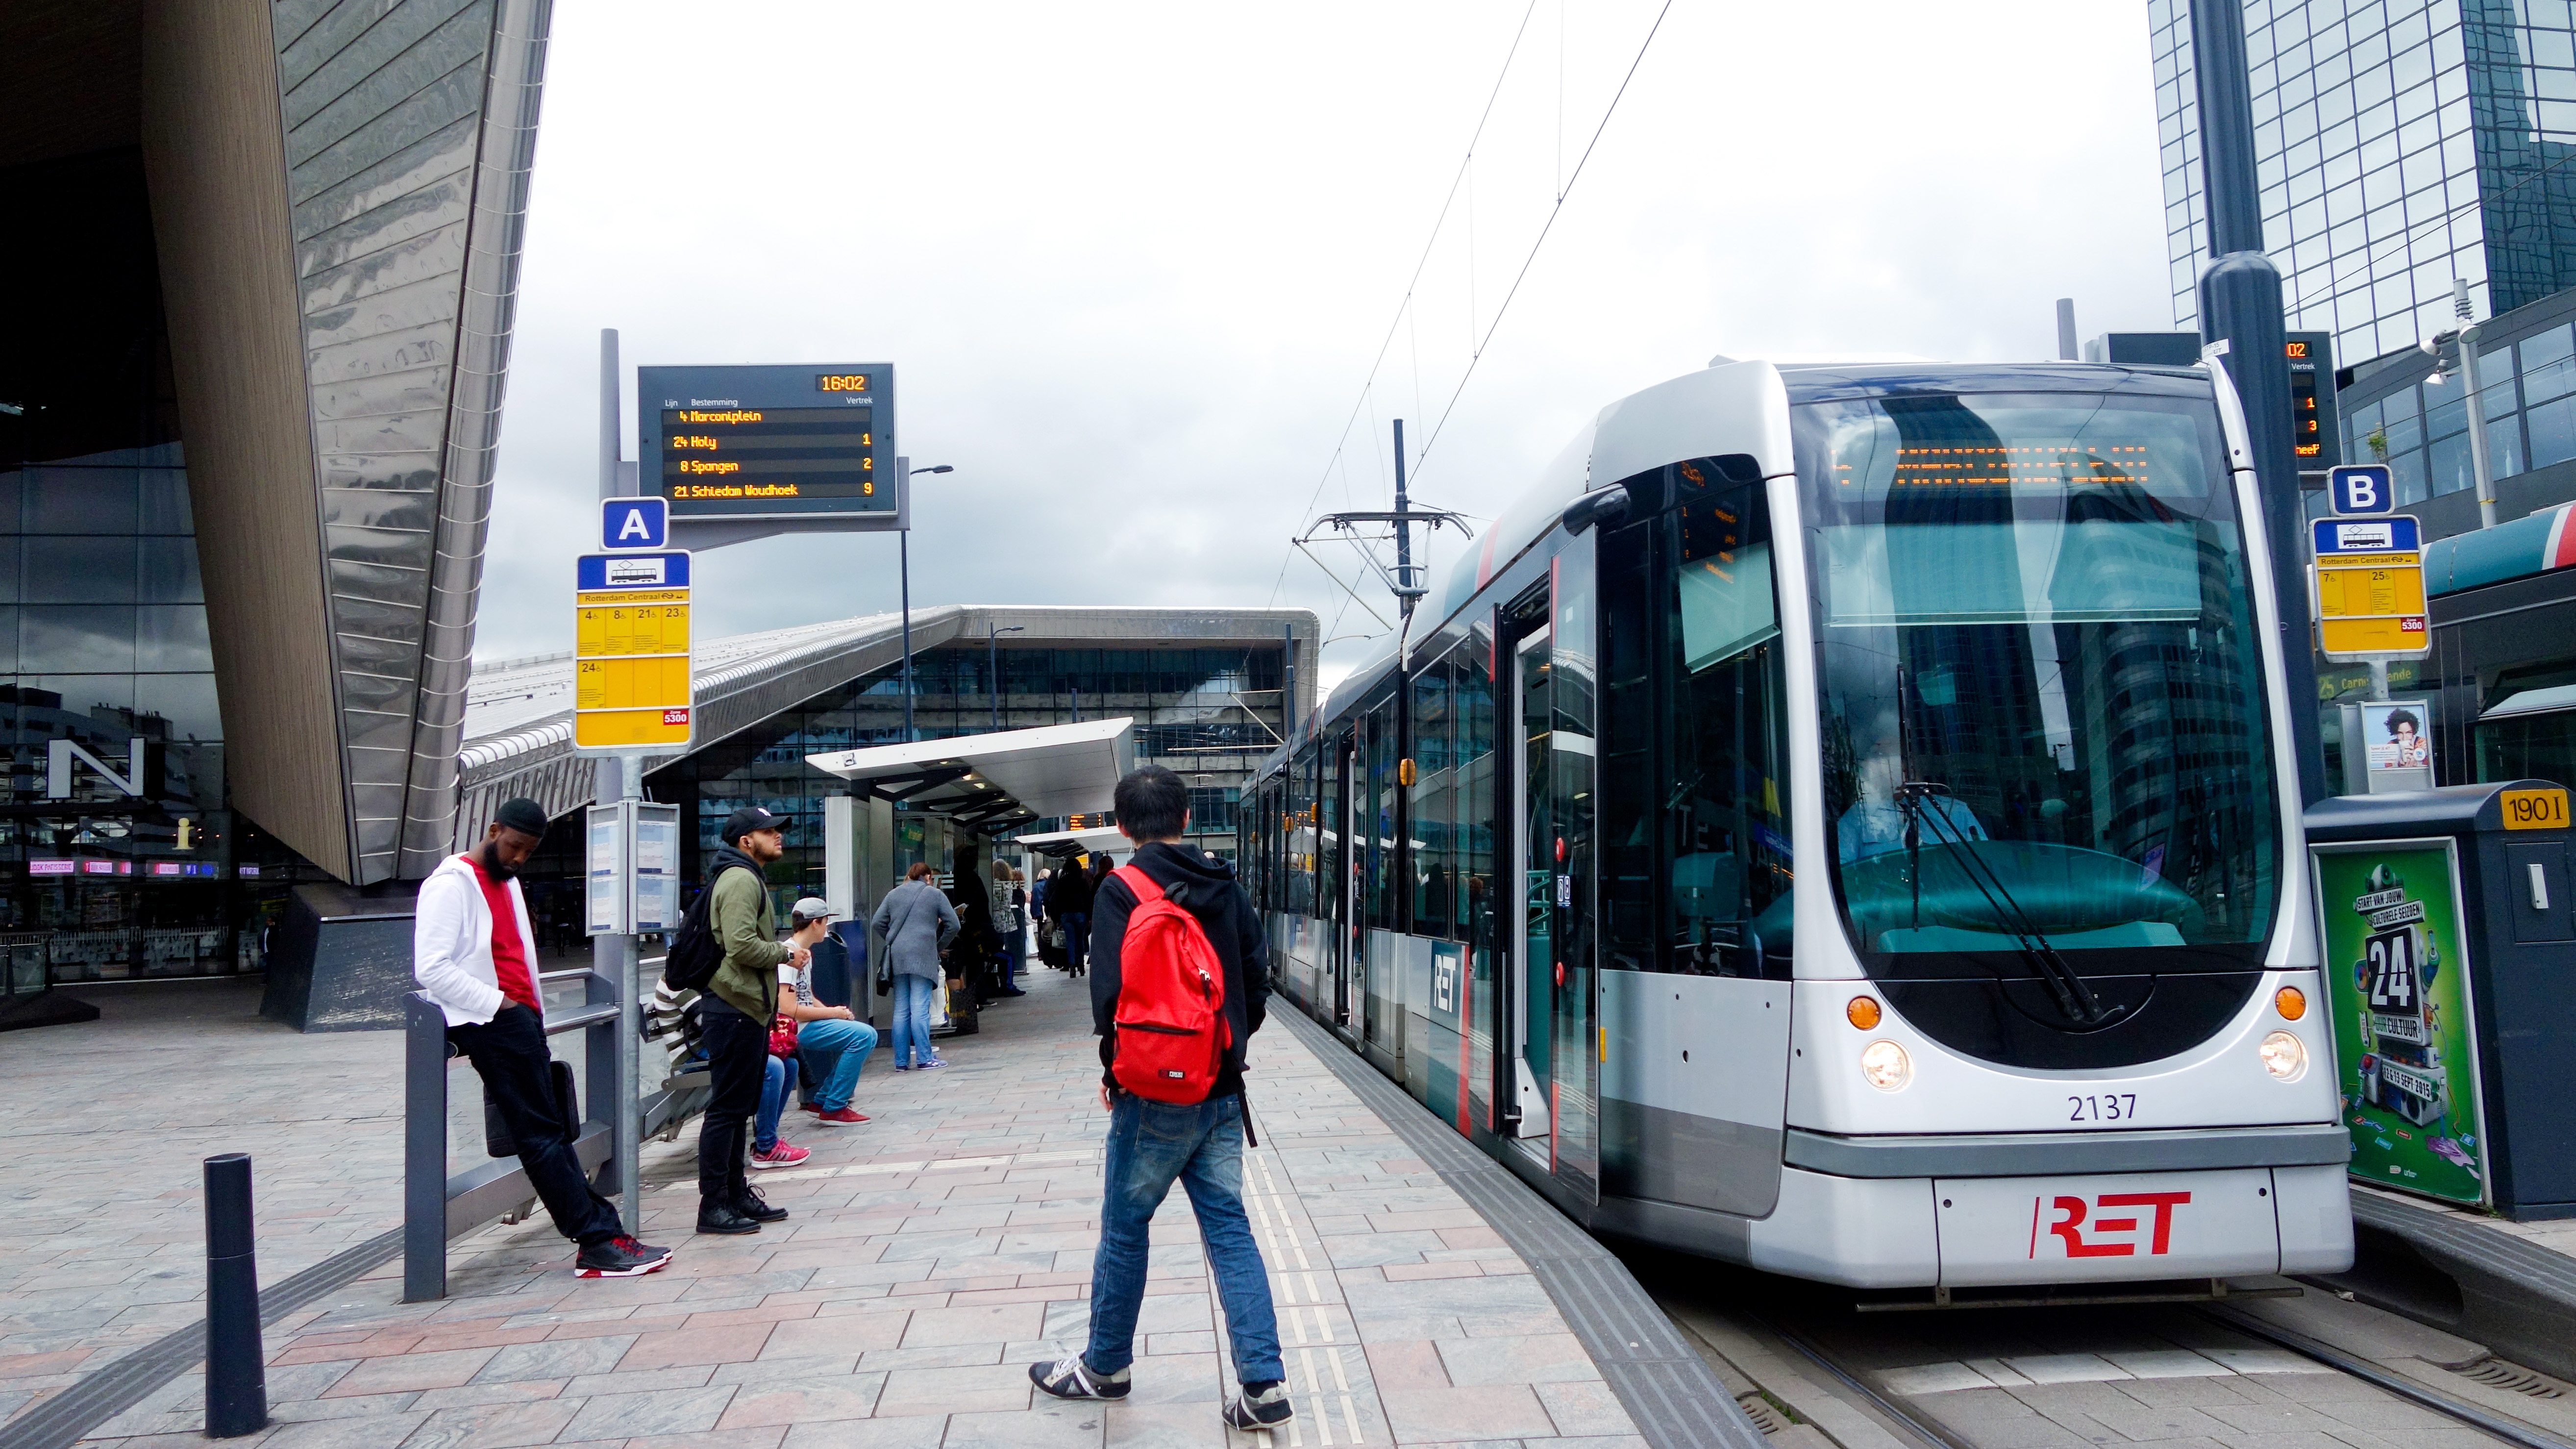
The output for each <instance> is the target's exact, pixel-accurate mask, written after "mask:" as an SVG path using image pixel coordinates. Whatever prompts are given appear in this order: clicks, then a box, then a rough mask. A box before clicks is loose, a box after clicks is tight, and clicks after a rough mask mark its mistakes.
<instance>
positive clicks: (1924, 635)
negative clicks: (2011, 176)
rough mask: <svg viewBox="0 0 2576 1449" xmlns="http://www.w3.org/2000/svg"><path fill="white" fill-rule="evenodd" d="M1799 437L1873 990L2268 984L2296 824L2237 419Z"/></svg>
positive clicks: (1842, 812) (1829, 700)
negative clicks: (2228, 432)
mask: <svg viewBox="0 0 2576 1449" xmlns="http://www.w3.org/2000/svg"><path fill="white" fill-rule="evenodd" d="M1795 412H1796V414H1797V432H1798V439H1799V457H1800V475H1801V480H1802V488H1803V490H1804V498H1805V511H1806V522H1807V524H1808V547H1809V548H1810V550H1811V551H1812V556H1811V562H1810V568H1811V570H1812V573H1813V578H1814V593H1815V598H1816V611H1817V623H1818V625H1819V628H1818V645H1817V649H1818V673H1819V681H1818V683H1819V699H1820V704H1821V707H1822V715H1823V719H1822V724H1823V728H1824V782H1823V786H1824V796H1825V820H1826V828H1827V831H1828V833H1829V835H1830V837H1831V839H1832V842H1833V844H1832V855H1831V857H1830V861H1831V865H1832V868H1833V871H1834V875H1835V881H1836V891H1837V897H1838V899H1839V901H1840V903H1841V906H1842V909H1843V912H1844V919H1845V922H1846V924H1847V926H1848V928H1849V930H1850V933H1851V936H1852V940H1853V943H1854V945H1855V946H1857V947H1858V948H1859V950H1860V953H1861V957H1862V959H1863V961H1864V962H1865V963H1866V964H1867V965H1868V966H1869V969H1870V970H1871V971H1872V972H1873V973H1875V974H1880V975H1891V976H1913V975H1919V974H1922V972H1924V971H1925V970H1927V969H1928V970H1933V971H1934V972H1935V974H1942V975H1947V974H1951V973H1950V972H1949V971H1946V970H1940V969H1938V968H1937V966H1936V963H1935V961H1934V959H1933V957H1932V955H1931V954H1930V953H1981V955H1982V953H2000V954H1997V955H1992V956H1983V957H1982V959H1983V960H1984V964H1985V966H1986V968H1987V969H2002V970H2013V969H2018V968H2015V967H2013V966H2012V965H2011V964H2010V963H2011V962H2012V961H2015V960H2021V961H2025V962H2028V963H2029V965H2030V969H2033V970H2037V969H2040V967H2041V966H2042V965H2043V964H2048V963H2046V961H2045V958H2047V957H2049V956H2051V955H2052V954H2054V953H2063V955H2062V958H2061V959H2062V960H2063V961H2064V962H2066V963H2070V964H2071V965H2072V967H2073V969H2075V970H2077V971H2081V972H2085V973H2086V974H2098V973H2105V972H2119V973H2126V972H2129V971H2133V970H2137V969H2139V968H2140V967H2142V966H2143V967H2146V968H2147V969H2150V970H2157V971H2162V970H2175V969H2181V970H2190V969H2212V970H2215V969H2231V968H2234V969H2241V966H2242V964H2243V963H2244V962H2245V961H2246V958H2247V956H2248V954H2249V953H2247V952H2246V951H2244V950H2243V949H2241V948H2243V947H2245V946H2259V944H2260V943H2261V942H2262V940H2263V938H2264V935H2265V933H2266V931H2267V930H2268V928H2269V926H2270V923H2271V921H2272V917H2273V907H2274V894H2273V893H2274V890H2275V888H2276V887H2275V879H2276V869H2277V863H2278V861H2279V858H2280V851H2281V841H2280V805H2279V801H2278V797H2277V795H2276V792H2275V790H2274V786H2273V761H2272V757H2271V749H2270V737H2269V735H2268V733H2267V725H2266V717H2265V712H2264V705H2263V698H2264V695H2263V687H2262V673H2261V669H2262V665H2261V656H2260V653H2259V652H2258V647H2257V642H2256V634H2255V631H2254V621H2253V617H2252V613H2251V605H2250V603H2249V599H2250V597H2251V589H2250V585H2249V583H2248V580H2247V576H2246V571H2245V559H2244V539H2243V535H2242V531H2241V529H2240V526H2239V522H2238V514H2237V508H2236V502H2235V496H2234V490H2233V487H2232V486H2231V484H2230V480H2229V475H2228V473H2227V471H2226V468H2225V464H2224V456H2225V455H2224V453H2223V450H2222V445H2221V439H2220V434H2219V422H2218V415H2217V412H2216V409H2215V406H2214V405H2213V404H2212V403H2211V402H2210V401H2209V400H2208V399H2207V398H2206V397H2205V396H2204V397H2201V398H2191V397H2181V396H2152V395H2143V394H2142V395H2125V394H2118V393H2113V394H2104V395H2096V394H2067V393H2060V394H2028V395H2023V394H2003V393H1966V394H1922V395H1879V396H1870V397H1860V398H1854V399H1850V400H1846V401H1819V402H1810V403H1805V404H1803V405H1801V406H1799V407H1798V408H1796V409H1795ZM2034 938H2035V939H2036V940H2037V942H2038V947H2039V948H2038V949H2037V950H2033V949H2032V947H2031V946H2030V945H2028V944H2025V942H2027V941H2030V940H2033V939H2034ZM2155 947H2199V948H2221V949H2219V950H2216V951H2214V952H2213V951H2210V950H2207V949H2203V950H2198V951H2188V950H2187V951H2180V952H2159V953H2157V954H2156V958H2155V960H2154V963H2153V964H2152V965H2149V964H2148V962H2147V961H2146V960H2143V959H2141V958H2139V957H2137V956H2136V955H2134V954H2133V953H2134V952H2135V951H2136V950H2137V949H2138V948H2155ZM2228 947H2236V948H2240V949H2235V950H2227V949H2224V948H2228ZM2050 948H2054V949H2053V952H2052V951H2051V950H2050ZM2048 969H2062V968H2060V967H2057V966H2055V965H2053V964H2050V965H2048Z"/></svg>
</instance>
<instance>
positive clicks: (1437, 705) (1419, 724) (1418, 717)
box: [1407, 659, 1458, 937]
mask: <svg viewBox="0 0 2576 1449" xmlns="http://www.w3.org/2000/svg"><path fill="white" fill-rule="evenodd" d="M1449 671H1450V661H1449V660H1448V659H1441V660H1438V661H1436V662H1434V663H1433V664H1431V665H1430V666H1429V667H1427V668H1425V669H1424V670H1423V671H1422V672H1421V673H1420V674H1417V675H1415V676H1414V679H1413V770H1414V775H1413V799H1412V801H1411V802H1410V806H1409V809H1408V811H1407V814H1408V816H1409V817H1410V819H1411V820H1412V827H1411V830H1410V832H1409V833H1410V835H1411V837H1412V841H1413V855H1412V866H1411V872H1410V874H1411V877H1412V880H1411V885H1412V889H1413V934H1415V935H1417V936H1444V937H1455V936H1456V934H1457V931H1456V928H1455V925H1454V922H1455V920H1456V916H1457V907H1456V906H1455V905H1454V904H1453V898H1454V897H1455V896H1456V894H1457V890H1458V877H1457V870H1458V867H1457V861H1456V859H1455V851H1456V845H1455V842H1456V834H1455V819H1454V812H1455V810H1456V800H1457V797H1458V780H1457V775H1456V773H1455V770H1454V769H1453V766H1452V762H1451V758H1450V753H1449V743H1450V740H1449V732H1450V714H1449Z"/></svg>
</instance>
